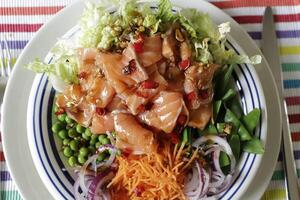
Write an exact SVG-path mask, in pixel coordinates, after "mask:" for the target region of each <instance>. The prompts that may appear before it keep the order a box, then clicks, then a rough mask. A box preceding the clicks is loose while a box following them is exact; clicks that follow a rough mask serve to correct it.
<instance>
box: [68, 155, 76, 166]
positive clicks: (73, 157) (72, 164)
mask: <svg viewBox="0 0 300 200" xmlns="http://www.w3.org/2000/svg"><path fill="white" fill-rule="evenodd" d="M68 163H69V165H70V166H71V167H74V166H75V165H76V164H77V158H76V157H75V156H71V157H70V158H69V159H68Z"/></svg>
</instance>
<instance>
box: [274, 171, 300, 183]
mask: <svg viewBox="0 0 300 200" xmlns="http://www.w3.org/2000/svg"><path fill="white" fill-rule="evenodd" d="M297 174H298V177H300V169H297ZM283 179H284V171H283V170H279V171H274V173H273V176H272V180H273V181H276V180H283Z"/></svg>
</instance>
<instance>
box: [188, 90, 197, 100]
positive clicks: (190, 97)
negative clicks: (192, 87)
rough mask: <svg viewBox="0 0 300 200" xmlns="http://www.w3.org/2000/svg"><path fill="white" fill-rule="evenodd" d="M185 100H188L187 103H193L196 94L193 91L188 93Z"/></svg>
mask: <svg viewBox="0 0 300 200" xmlns="http://www.w3.org/2000/svg"><path fill="white" fill-rule="evenodd" d="M186 98H187V99H188V100H189V101H193V100H195V99H196V98H197V93H196V92H195V91H193V92H190V93H188V94H187V95H186Z"/></svg>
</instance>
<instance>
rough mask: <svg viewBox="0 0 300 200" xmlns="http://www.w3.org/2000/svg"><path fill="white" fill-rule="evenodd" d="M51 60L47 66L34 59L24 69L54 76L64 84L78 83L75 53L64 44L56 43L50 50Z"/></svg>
mask: <svg viewBox="0 0 300 200" xmlns="http://www.w3.org/2000/svg"><path fill="white" fill-rule="evenodd" d="M51 53H53V58H52V61H51V63H50V64H47V63H45V62H43V61H41V60H40V59H38V58H37V59H35V60H34V61H33V62H31V63H29V64H28V65H26V66H25V67H26V68H27V69H30V70H32V71H34V72H36V73H46V74H47V75H48V76H49V75H54V76H56V77H58V78H60V79H61V80H63V81H64V82H66V83H68V84H71V83H78V78H77V74H78V60H77V56H76V52H75V51H74V50H73V49H72V48H69V46H68V45H65V43H64V42H60V41H59V42H58V43H57V44H56V45H55V46H54V47H53V48H52V50H51Z"/></svg>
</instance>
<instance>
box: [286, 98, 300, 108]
mask: <svg viewBox="0 0 300 200" xmlns="http://www.w3.org/2000/svg"><path fill="white" fill-rule="evenodd" d="M285 101H286V104H287V105H288V106H292V105H300V96H296V97H287V98H285Z"/></svg>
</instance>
